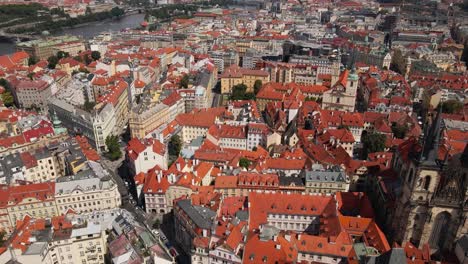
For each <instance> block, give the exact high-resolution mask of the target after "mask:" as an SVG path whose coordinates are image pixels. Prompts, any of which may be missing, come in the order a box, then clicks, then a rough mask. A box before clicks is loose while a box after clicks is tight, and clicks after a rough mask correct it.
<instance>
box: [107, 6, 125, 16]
mask: <svg viewBox="0 0 468 264" xmlns="http://www.w3.org/2000/svg"><path fill="white" fill-rule="evenodd" d="M110 12H111V15H112V16H113V17H117V18H120V17H121V16H123V15H124V13H125V11H124V10H123V9H122V8H119V7H117V6H116V7H114V8H112V9H111V11H110Z"/></svg>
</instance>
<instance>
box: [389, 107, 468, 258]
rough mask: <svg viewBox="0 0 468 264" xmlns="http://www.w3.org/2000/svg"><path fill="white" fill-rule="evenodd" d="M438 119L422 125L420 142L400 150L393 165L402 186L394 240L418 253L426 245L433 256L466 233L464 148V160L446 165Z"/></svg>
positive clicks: (459, 157)
mask: <svg viewBox="0 0 468 264" xmlns="http://www.w3.org/2000/svg"><path fill="white" fill-rule="evenodd" d="M441 115H442V114H441V112H440V111H439V113H438V114H437V116H436V117H435V119H433V120H432V122H427V123H426V124H425V126H424V129H423V134H422V136H421V137H420V138H419V139H417V138H410V139H408V140H407V141H405V142H404V143H403V144H401V145H400V146H399V147H398V149H397V150H396V153H395V155H394V157H393V161H392V166H393V168H394V170H395V171H396V172H397V173H398V176H399V178H400V181H401V183H402V184H401V189H400V193H399V196H398V197H397V198H396V205H395V211H394V215H393V217H392V230H393V234H392V236H393V237H392V238H393V240H394V241H395V242H398V243H405V242H411V243H413V244H414V245H415V246H417V247H421V246H422V245H424V244H426V243H427V244H429V246H430V248H431V253H432V254H435V255H436V256H437V255H440V254H441V253H443V252H445V251H447V250H452V249H453V247H454V245H455V241H456V240H457V239H458V238H460V237H461V236H462V235H463V234H465V233H466V232H467V231H468V223H467V222H466V216H467V213H468V204H467V200H466V197H467V182H468V181H467V177H468V162H467V160H468V148H465V152H466V154H463V155H455V156H453V157H451V158H450V159H449V155H448V151H447V150H445V149H444V148H441V143H442V142H441V136H442V130H443V123H442V117H441Z"/></svg>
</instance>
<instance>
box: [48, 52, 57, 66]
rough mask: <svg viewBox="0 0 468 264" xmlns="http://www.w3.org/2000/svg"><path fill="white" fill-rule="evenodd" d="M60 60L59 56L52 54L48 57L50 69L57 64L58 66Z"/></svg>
mask: <svg viewBox="0 0 468 264" xmlns="http://www.w3.org/2000/svg"><path fill="white" fill-rule="evenodd" d="M58 61H59V59H58V58H57V56H54V55H52V56H50V57H49V58H47V62H48V63H49V64H48V65H47V67H48V68H49V69H55V66H57V63H58Z"/></svg>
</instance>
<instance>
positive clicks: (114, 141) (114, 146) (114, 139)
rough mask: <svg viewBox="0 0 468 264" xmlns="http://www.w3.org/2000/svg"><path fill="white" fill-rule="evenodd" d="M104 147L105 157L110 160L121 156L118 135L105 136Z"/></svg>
mask: <svg viewBox="0 0 468 264" xmlns="http://www.w3.org/2000/svg"><path fill="white" fill-rule="evenodd" d="M106 147H107V150H108V151H107V157H108V158H109V159H110V160H112V161H113V160H118V159H120V158H121V157H122V152H121V151H120V144H119V137H118V136H114V135H110V136H107V138H106Z"/></svg>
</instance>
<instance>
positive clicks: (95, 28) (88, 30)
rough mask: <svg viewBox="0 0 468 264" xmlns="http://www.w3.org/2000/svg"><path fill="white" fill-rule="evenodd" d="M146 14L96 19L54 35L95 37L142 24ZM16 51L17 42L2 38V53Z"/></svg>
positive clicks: (0, 49)
mask: <svg viewBox="0 0 468 264" xmlns="http://www.w3.org/2000/svg"><path fill="white" fill-rule="evenodd" d="M144 18H145V15H144V14H139V13H138V12H136V13H131V14H127V15H126V16H123V17H122V18H121V19H119V20H107V21H95V22H91V23H87V24H86V25H80V26H79V27H73V28H67V29H63V30H60V31H58V32H56V33H55V34H54V36H60V35H74V36H80V37H82V38H84V39H90V38H93V37H95V36H97V35H99V34H101V33H103V32H108V31H115V32H118V31H121V30H123V29H126V28H136V27H138V26H140V23H141V22H142V21H143V20H144ZM14 51H15V43H14V42H12V41H10V40H8V39H4V40H3V41H2V40H1V39H0V55H5V54H10V53H13V52H14Z"/></svg>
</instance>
